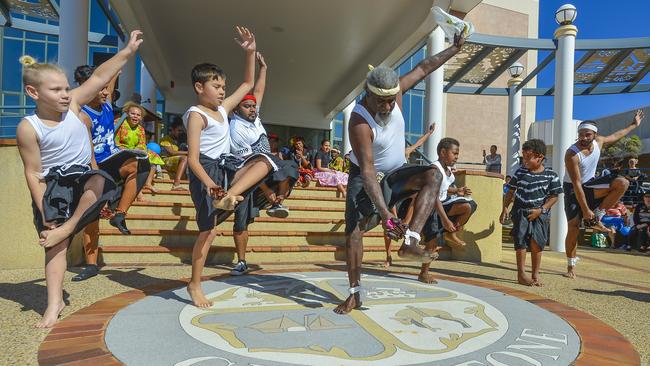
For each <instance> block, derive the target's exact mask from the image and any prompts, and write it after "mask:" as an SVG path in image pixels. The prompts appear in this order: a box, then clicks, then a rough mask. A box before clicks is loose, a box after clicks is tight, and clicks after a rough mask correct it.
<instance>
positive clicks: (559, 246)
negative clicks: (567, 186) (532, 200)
mask: <svg viewBox="0 0 650 366" xmlns="http://www.w3.org/2000/svg"><path fill="white" fill-rule="evenodd" d="M577 33H578V28H576V27H575V26H574V25H571V24H568V25H563V26H561V27H559V28H558V29H556V30H555V38H556V39H557V40H558V43H557V51H556V53H555V54H556V57H555V59H556V61H555V97H554V101H553V104H554V105H553V108H554V112H553V170H554V171H555V172H556V173H558V174H559V175H560V177H562V176H564V174H565V172H566V170H565V166H564V152H565V151H566V150H567V149H568V148H569V147H570V146H571V144H572V143H573V141H574V140H575V137H576V125H575V123H574V122H573V67H574V56H575V41H576V35H577ZM567 227H568V226H567V221H566V216H565V215H564V197H563V194H561V195H560V197H559V199H558V201H557V203H556V204H555V205H554V206H553V209H552V213H551V249H552V250H555V251H558V252H564V251H565V248H564V240H565V238H566V233H567Z"/></svg>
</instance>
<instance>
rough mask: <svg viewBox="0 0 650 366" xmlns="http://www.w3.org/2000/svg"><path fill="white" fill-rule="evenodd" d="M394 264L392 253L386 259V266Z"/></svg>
mask: <svg viewBox="0 0 650 366" xmlns="http://www.w3.org/2000/svg"><path fill="white" fill-rule="evenodd" d="M392 265H393V257H392V256H390V255H387V256H386V260H385V261H384V268H388V267H390V266H392Z"/></svg>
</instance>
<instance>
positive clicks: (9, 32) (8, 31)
mask: <svg viewBox="0 0 650 366" xmlns="http://www.w3.org/2000/svg"><path fill="white" fill-rule="evenodd" d="M3 30H4V32H5V37H16V38H23V36H25V31H21V30H18V29H15V28H4V29H3Z"/></svg>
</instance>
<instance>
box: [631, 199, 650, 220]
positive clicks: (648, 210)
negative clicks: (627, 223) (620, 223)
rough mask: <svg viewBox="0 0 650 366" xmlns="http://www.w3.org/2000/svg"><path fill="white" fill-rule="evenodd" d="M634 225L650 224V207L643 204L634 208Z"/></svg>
mask: <svg viewBox="0 0 650 366" xmlns="http://www.w3.org/2000/svg"><path fill="white" fill-rule="evenodd" d="M634 224H635V225H639V224H650V207H648V206H646V205H645V203H643V202H641V203H639V204H638V205H636V207H635V208H634Z"/></svg>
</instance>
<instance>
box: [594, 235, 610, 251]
mask: <svg viewBox="0 0 650 366" xmlns="http://www.w3.org/2000/svg"><path fill="white" fill-rule="evenodd" d="M591 246H592V247H594V248H607V237H606V236H605V234H603V233H593V234H591Z"/></svg>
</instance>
